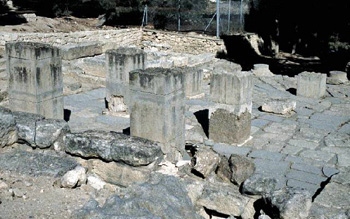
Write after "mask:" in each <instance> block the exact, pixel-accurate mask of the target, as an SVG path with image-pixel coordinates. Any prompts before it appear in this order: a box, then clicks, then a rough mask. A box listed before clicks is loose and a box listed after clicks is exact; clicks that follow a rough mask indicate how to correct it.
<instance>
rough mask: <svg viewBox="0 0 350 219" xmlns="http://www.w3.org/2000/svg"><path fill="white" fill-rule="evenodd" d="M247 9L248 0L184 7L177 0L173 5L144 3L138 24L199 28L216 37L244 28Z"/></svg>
mask: <svg viewBox="0 0 350 219" xmlns="http://www.w3.org/2000/svg"><path fill="white" fill-rule="evenodd" d="M247 13H249V1H248V0H222V1H215V0H214V1H210V2H208V3H207V4H206V5H204V6H197V7H193V8H191V9H188V8H185V7H184V6H183V5H182V2H181V0H178V2H177V4H175V5H163V6H162V7H158V6H157V7H155V6H148V5H145V6H144V10H143V18H142V26H143V27H145V26H148V25H150V26H153V27H154V28H156V29H165V30H170V31H178V32H190V31H193V32H202V33H206V34H210V35H216V36H217V37H219V36H220V35H222V34H227V35H229V34H233V33H237V32H242V31H244V16H245V15H246V14H247ZM218 18H219V19H218Z"/></svg>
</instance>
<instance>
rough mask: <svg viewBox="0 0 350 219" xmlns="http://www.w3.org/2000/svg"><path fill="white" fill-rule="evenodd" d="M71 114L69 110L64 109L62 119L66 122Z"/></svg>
mask: <svg viewBox="0 0 350 219" xmlns="http://www.w3.org/2000/svg"><path fill="white" fill-rule="evenodd" d="M71 114H72V111H71V110H69V109H64V112H63V119H64V121H66V122H68V121H69V119H70V116H71Z"/></svg>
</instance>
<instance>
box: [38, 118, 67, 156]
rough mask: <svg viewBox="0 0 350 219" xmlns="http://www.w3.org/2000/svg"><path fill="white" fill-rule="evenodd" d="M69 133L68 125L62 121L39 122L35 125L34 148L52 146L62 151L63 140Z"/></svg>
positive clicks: (46, 120)
mask: <svg viewBox="0 0 350 219" xmlns="http://www.w3.org/2000/svg"><path fill="white" fill-rule="evenodd" d="M33 122H35V121H33ZM69 132H70V128H69V126H68V123H67V122H66V121H64V120H58V119H44V120H39V121H37V122H36V123H35V146H37V147H39V148H48V147H51V146H54V147H55V148H57V149H62V148H64V146H63V138H64V136H65V135H66V134H67V133H69Z"/></svg>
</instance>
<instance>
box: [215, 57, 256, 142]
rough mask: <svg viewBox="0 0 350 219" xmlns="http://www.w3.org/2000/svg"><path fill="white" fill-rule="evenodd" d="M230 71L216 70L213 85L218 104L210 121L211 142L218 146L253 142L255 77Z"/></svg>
mask: <svg viewBox="0 0 350 219" xmlns="http://www.w3.org/2000/svg"><path fill="white" fill-rule="evenodd" d="M223 65H226V67H224V66H223V67H221V68H216V69H214V72H213V75H212V78H211V82H210V96H211V100H212V101H213V102H216V103H217V106H218V107H217V109H216V110H214V111H213V112H211V115H210V120H209V138H210V139H212V140H214V141H215V142H222V143H227V144H238V145H239V144H242V143H244V142H245V141H247V140H248V139H249V138H250V130H251V113H252V93H253V82H252V73H251V72H243V71H239V70H237V69H236V70H233V71H229V69H230V66H231V65H232V64H230V63H227V64H226V63H223Z"/></svg>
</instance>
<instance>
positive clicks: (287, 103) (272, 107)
mask: <svg viewBox="0 0 350 219" xmlns="http://www.w3.org/2000/svg"><path fill="white" fill-rule="evenodd" d="M295 108H296V101H293V100H272V101H269V102H266V103H264V104H263V105H262V106H261V110H262V111H264V112H270V113H276V114H282V115H285V114H290V113H291V112H292V111H294V110H295Z"/></svg>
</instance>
